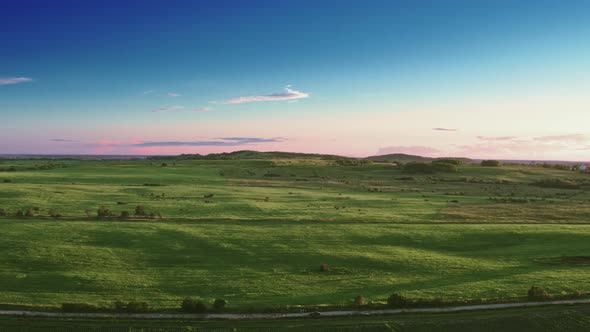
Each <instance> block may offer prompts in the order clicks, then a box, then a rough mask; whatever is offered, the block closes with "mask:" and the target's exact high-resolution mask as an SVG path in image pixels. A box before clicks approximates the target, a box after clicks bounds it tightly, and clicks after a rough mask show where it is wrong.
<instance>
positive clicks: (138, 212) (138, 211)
mask: <svg viewBox="0 0 590 332" xmlns="http://www.w3.org/2000/svg"><path fill="white" fill-rule="evenodd" d="M135 215H136V216H138V217H143V216H145V209H144V208H143V205H138V206H136V207H135Z"/></svg>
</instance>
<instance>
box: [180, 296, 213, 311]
mask: <svg viewBox="0 0 590 332" xmlns="http://www.w3.org/2000/svg"><path fill="white" fill-rule="evenodd" d="M180 309H182V311H184V312H188V313H201V312H205V311H207V306H206V305H205V303H203V302H202V301H197V300H194V299H191V298H188V297H187V298H186V299H184V300H182V304H181V305H180Z"/></svg>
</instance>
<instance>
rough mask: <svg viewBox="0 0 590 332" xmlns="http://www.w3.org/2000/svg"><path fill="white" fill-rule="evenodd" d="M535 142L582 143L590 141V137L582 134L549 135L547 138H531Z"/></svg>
mask: <svg viewBox="0 0 590 332" xmlns="http://www.w3.org/2000/svg"><path fill="white" fill-rule="evenodd" d="M533 139H534V140H535V141H539V142H555V143H557V142H574V143H584V142H588V140H590V137H588V136H586V135H584V134H565V135H549V136H541V137H535V138H533Z"/></svg>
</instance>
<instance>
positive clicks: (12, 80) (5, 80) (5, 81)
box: [0, 77, 33, 85]
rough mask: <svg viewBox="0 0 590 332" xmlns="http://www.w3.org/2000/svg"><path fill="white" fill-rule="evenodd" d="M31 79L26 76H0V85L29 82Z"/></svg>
mask: <svg viewBox="0 0 590 332" xmlns="http://www.w3.org/2000/svg"><path fill="white" fill-rule="evenodd" d="M32 80H33V79H32V78H28V77H4V78H1V77H0V85H8V84H18V83H25V82H31V81H32Z"/></svg>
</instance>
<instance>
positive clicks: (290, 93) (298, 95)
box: [223, 87, 309, 104]
mask: <svg viewBox="0 0 590 332" xmlns="http://www.w3.org/2000/svg"><path fill="white" fill-rule="evenodd" d="M302 98H309V94H308V93H305V92H301V91H297V90H293V89H291V88H289V87H286V88H285V92H281V93H273V94H270V95H257V96H247V97H238V98H230V99H226V100H224V101H223V103H224V104H242V103H251V102H258V101H280V100H296V99H302Z"/></svg>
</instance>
